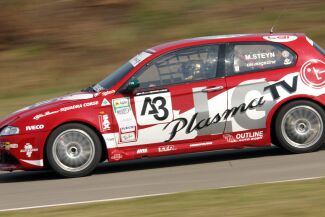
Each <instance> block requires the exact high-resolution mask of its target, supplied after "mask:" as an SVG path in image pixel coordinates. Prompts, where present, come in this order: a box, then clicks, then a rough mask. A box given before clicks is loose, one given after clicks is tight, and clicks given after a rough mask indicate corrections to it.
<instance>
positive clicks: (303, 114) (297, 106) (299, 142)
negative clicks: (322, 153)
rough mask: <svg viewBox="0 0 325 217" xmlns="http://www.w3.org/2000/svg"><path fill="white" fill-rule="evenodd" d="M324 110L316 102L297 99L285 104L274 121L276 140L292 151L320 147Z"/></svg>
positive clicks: (301, 151)
mask: <svg viewBox="0 0 325 217" xmlns="http://www.w3.org/2000/svg"><path fill="white" fill-rule="evenodd" d="M324 120H325V112H324V109H323V108H322V107H320V106H319V105H318V104H316V103H313V102H310V101H306V100H299V101H294V102H291V103H288V104H287V105H285V106H284V107H283V108H282V109H281V110H280V112H279V114H278V115H277V119H276V122H275V136H276V141H278V142H279V143H280V146H281V147H283V148H285V149H286V150H288V151H290V152H292V153H306V152H312V151H316V150H318V149H320V147H321V146H322V145H323V144H324V142H325V131H324Z"/></svg>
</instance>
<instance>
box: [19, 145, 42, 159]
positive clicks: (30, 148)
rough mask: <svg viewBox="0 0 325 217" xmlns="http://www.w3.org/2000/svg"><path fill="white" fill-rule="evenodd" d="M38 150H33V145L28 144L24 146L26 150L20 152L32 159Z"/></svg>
mask: <svg viewBox="0 0 325 217" xmlns="http://www.w3.org/2000/svg"><path fill="white" fill-rule="evenodd" d="M37 151H38V148H33V145H32V144H30V143H26V145H25V146H24V149H21V150H20V153H26V156H27V157H29V158H31V157H32V154H33V152H37Z"/></svg>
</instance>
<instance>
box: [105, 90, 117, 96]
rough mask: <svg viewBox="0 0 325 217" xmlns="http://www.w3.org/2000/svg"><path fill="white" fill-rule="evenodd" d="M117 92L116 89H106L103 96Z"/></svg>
mask: <svg viewBox="0 0 325 217" xmlns="http://www.w3.org/2000/svg"><path fill="white" fill-rule="evenodd" d="M114 93H115V90H108V91H104V92H103V93H102V96H108V95H110V94H114Z"/></svg>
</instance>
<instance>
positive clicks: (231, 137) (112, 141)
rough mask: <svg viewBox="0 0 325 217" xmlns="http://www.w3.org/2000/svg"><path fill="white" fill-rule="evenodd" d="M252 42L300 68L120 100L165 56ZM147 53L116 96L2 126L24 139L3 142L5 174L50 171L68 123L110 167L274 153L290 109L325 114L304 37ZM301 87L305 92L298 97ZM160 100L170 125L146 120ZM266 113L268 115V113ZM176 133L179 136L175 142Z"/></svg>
mask: <svg viewBox="0 0 325 217" xmlns="http://www.w3.org/2000/svg"><path fill="white" fill-rule="evenodd" d="M252 42H253V43H258V42H260V43H271V44H279V45H281V46H284V47H285V48H288V49H290V50H291V51H292V52H293V53H294V54H295V55H296V57H297V59H296V61H295V64H294V65H292V66H290V67H285V68H278V69H270V70H263V69H261V70H260V71H255V72H250V73H246V74H245V73H243V74H238V75H237V74H236V75H228V74H227V72H225V73H226V74H225V75H224V76H221V77H220V78H214V79H210V80H202V81H195V82H188V83H181V84H175V85H166V86H165V87H160V88H158V89H159V90H158V92H154V91H153V90H151V89H149V90H146V91H144V93H143V94H142V95H141V93H137V94H122V93H119V92H118V90H119V89H120V88H121V87H122V86H123V85H124V84H125V83H126V82H127V81H129V79H131V78H132V77H133V76H134V75H135V74H136V73H137V72H138V71H139V70H140V69H142V68H143V67H145V66H146V65H147V64H148V63H150V62H151V61H153V60H155V59H156V58H158V57H160V56H162V55H164V54H167V53H170V52H173V51H175V50H180V49H184V48H188V47H196V46H202V45H212V44H217V45H220V44H222V45H225V47H228V45H229V44H236V43H237V44H240V43H252ZM148 52H150V53H151V54H150V56H148V57H147V58H144V59H142V60H141V61H140V62H139V63H138V64H137V65H135V67H134V68H133V69H132V70H131V71H129V72H128V74H127V75H126V76H124V77H123V78H122V79H121V80H120V81H118V82H117V83H116V84H115V85H114V86H113V87H112V88H111V89H109V90H102V91H100V92H98V93H85V92H80V93H76V94H71V95H68V96H64V97H61V98H58V99H54V100H50V101H48V102H43V103H40V104H38V105H34V106H32V107H29V108H26V109H23V110H21V111H18V112H16V113H14V114H12V115H11V116H10V117H8V118H6V119H4V120H2V121H1V122H0V129H4V128H5V127H6V126H14V127H18V128H19V129H20V132H19V134H18V135H10V136H0V152H1V153H2V158H3V159H4V158H5V160H3V159H2V163H1V164H0V170H9V171H12V170H16V169H24V170H35V169H42V168H44V167H45V164H46V156H45V155H44V150H45V145H46V141H47V139H48V137H49V135H50V134H51V132H53V130H55V129H56V128H57V127H59V126H61V125H63V124H66V123H71V122H77V123H83V124H85V125H87V126H89V127H91V128H92V129H93V130H94V131H95V132H96V133H97V134H98V136H99V138H100V139H101V141H102V143H103V144H102V146H103V147H106V148H105V149H106V151H107V154H108V161H109V162H117V161H123V160H132V159H138V158H143V157H156V156H164V155H174V154H180V153H191V152H202V151H211V150H217V149H237V148H244V147H259V146H269V145H271V142H272V141H271V124H272V121H273V120H274V116H275V114H276V112H277V111H278V110H279V108H280V107H281V106H283V105H284V104H285V103H287V102H289V101H292V100H296V99H307V100H311V101H314V102H317V103H318V104H321V105H322V106H323V107H324V105H325V92H324V90H325V89H324V86H325V85H324V84H323V83H322V82H323V81H325V75H324V76H322V74H320V77H317V78H314V77H312V76H314V75H309V74H308V73H307V74H306V73H305V71H304V70H305V68H304V67H309V66H310V64H314V65H315V67H316V68H317V67H320V68H317V69H316V70H318V72H322V71H324V69H325V67H324V66H323V65H322V63H324V61H325V58H324V56H323V55H322V54H321V53H319V52H317V50H316V49H315V48H314V47H313V46H312V42H311V41H310V39H308V38H307V37H306V36H305V35H304V34H292V33H286V34H254V35H253V34H250V35H233V36H219V37H202V38H196V39H187V40H181V41H177V42H171V43H167V44H163V45H159V46H156V47H153V48H151V49H148ZM284 56H285V55H284ZM246 58H249V56H248V57H246ZM315 60H317V61H315ZM306 70H308V68H307V69H306ZM317 76H318V75H317ZM296 79H297V80H296ZM295 82H296V85H298V87H297V88H296V90H295V91H293V88H294V87H295ZM272 85H273V86H272ZM216 86H217V87H223V89H222V90H220V91H216V92H214V91H213V92H206V93H205V94H202V91H200V90H202V88H213V87H216ZM269 86H272V87H269ZM265 88H266V89H265ZM272 88H273V89H272ZM251 90H253V91H255V92H256V93H257V95H256V96H259V97H256V98H255V99H254V98H252V97H251V98H250V100H248V101H245V100H246V97H247V95H245V94H246V92H247V93H248V92H249V91H251ZM268 90H273V91H275V92H273V93H271V92H267V91H268ZM286 90H287V91H286ZM203 92H204V91H203ZM258 93H260V94H261V95H259V94H258ZM275 94H279V98H278V99H275V98H274V97H276V95H275ZM156 95H157V96H162V97H163V98H164V99H165V101H167V103H170V105H168V106H169V107H170V108H169V111H168V112H169V113H168V117H167V118H166V119H165V120H164V121H157V120H154V119H152V117H151V116H149V115H148V116H145V117H140V116H139V113H140V111H139V103H143V100H145V99H144V98H145V97H147V96H149V98H150V96H156ZM263 97H264V98H263ZM272 97H273V98H274V99H273V100H272ZM266 99H267V100H266ZM151 100H153V98H151ZM244 102H245V103H246V104H245V105H246V106H249V105H250V106H251V107H250V108H247V109H246V110H245V112H243V114H242V113H240V114H239V113H238V114H235V115H233V116H232V115H231V114H229V115H228V117H226V118H225V119H222V118H220V120H218V118H219V116H222V117H225V116H227V111H228V112H230V111H229V109H233V108H237V107H240V105H241V104H242V103H244ZM259 103H260V104H259ZM265 103H266V104H265ZM266 105H267V106H266ZM204 106H205V108H202V107H204ZM262 107H263V108H264V107H265V108H264V110H263V108H262ZM202 109H203V110H202ZM204 109H208V112H206V110H204ZM130 110H131V111H130ZM198 111H199V112H198ZM125 113H126V114H125ZM149 113H150V112H149ZM218 115H219V116H218ZM199 116H200V117H199ZM238 116H240V118H238ZM251 117H253V118H251ZM123 118H124V120H123ZM199 118H201V120H200V121H199ZM204 118H205V119H204ZM247 118H248V119H249V121H247V120H248V119H247ZM126 119H128V121H126ZM221 119H222V120H221ZM123 121H124V122H127V123H128V124H129V125H125V123H124V122H123ZM213 121H215V122H214V123H212V122H213ZM214 125H218V129H219V130H220V132H214V131H213V130H215V129H217V128H214V129H212V128H213V127H215V126H214ZM244 125H245V126H244ZM246 125H247V126H246ZM173 131H175V132H176V133H175V135H174V136H173V135H172V132H173ZM211 132H212V133H211Z"/></svg>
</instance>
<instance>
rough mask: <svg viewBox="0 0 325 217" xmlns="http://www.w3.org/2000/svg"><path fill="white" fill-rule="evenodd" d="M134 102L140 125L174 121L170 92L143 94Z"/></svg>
mask: <svg viewBox="0 0 325 217" xmlns="http://www.w3.org/2000/svg"><path fill="white" fill-rule="evenodd" d="M134 101H135V110H136V116H137V121H138V124H139V125H142V126H144V125H152V124H161V123H167V122H170V121H172V120H173V107H172V100H171V95H170V92H169V91H168V90H164V92H159V93H157V94H155V93H148V94H147V95H142V94H141V95H139V96H136V97H135V98H134Z"/></svg>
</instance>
